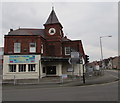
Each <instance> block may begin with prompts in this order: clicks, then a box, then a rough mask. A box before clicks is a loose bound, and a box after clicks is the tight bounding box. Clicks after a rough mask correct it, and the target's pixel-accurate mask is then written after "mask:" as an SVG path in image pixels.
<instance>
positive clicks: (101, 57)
mask: <svg viewBox="0 0 120 103" xmlns="http://www.w3.org/2000/svg"><path fill="white" fill-rule="evenodd" d="M103 37H112V35H108V36H100V48H101V64H102V67H103V63H102V62H103V51H102V38H103Z"/></svg>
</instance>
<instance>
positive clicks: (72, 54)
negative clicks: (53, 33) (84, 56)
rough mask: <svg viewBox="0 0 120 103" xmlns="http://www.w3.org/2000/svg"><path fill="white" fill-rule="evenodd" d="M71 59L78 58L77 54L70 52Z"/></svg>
mask: <svg viewBox="0 0 120 103" xmlns="http://www.w3.org/2000/svg"><path fill="white" fill-rule="evenodd" d="M71 58H79V52H71Z"/></svg>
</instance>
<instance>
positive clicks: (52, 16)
mask: <svg viewBox="0 0 120 103" xmlns="http://www.w3.org/2000/svg"><path fill="white" fill-rule="evenodd" d="M55 23H59V24H60V22H59V20H58V18H57V16H56V14H55V11H54V9H52V11H51V13H50V15H49V17H48V19H47V21H46V23H45V24H55Z"/></svg>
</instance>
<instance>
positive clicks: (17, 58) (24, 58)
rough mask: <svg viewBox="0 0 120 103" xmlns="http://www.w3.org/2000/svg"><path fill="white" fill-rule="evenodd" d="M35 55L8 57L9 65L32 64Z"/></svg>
mask: <svg viewBox="0 0 120 103" xmlns="http://www.w3.org/2000/svg"><path fill="white" fill-rule="evenodd" d="M34 62H35V55H25V56H23V55H22V56H9V63H34Z"/></svg>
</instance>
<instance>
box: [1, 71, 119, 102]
mask: <svg viewBox="0 0 120 103" xmlns="http://www.w3.org/2000/svg"><path fill="white" fill-rule="evenodd" d="M108 72H109V71H108ZM113 74H114V73H113ZM111 75H112V74H111ZM114 76H115V75H114ZM3 101H118V81H115V82H111V83H106V84H95V85H88V86H74V87H56V88H29V87H28V88H22V89H21V88H20V89H18V88H11V89H10V88H9V89H8V88H7V87H5V88H4V87H3Z"/></svg>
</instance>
